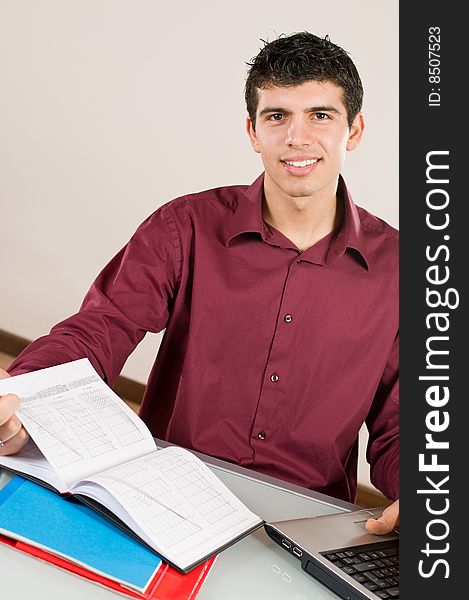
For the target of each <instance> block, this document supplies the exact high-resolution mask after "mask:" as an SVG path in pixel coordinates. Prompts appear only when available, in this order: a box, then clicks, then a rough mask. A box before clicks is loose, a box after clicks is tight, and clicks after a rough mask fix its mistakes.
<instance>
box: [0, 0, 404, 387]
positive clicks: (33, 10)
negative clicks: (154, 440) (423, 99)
mask: <svg viewBox="0 0 469 600" xmlns="http://www.w3.org/2000/svg"><path fill="white" fill-rule="evenodd" d="M302 30H309V31H312V32H313V33H316V34H318V35H321V36H324V35H326V34H329V35H330V37H331V39H332V41H334V42H336V43H338V44H339V45H341V46H342V47H343V48H345V49H346V50H348V51H349V52H350V54H351V56H352V58H353V60H354V61H355V63H356V65H357V67H358V69H359V71H360V73H361V76H362V79H363V82H364V87H365V104H364V113H365V117H366V122H367V129H366V132H365V137H364V139H363V142H362V144H361V146H360V147H359V148H358V150H356V151H355V152H353V153H351V154H349V156H348V162H347V165H346V167H345V170H344V175H345V177H346V180H347V182H348V184H349V187H350V188H351V191H352V195H353V197H354V199H355V201H356V202H357V203H358V204H360V205H362V206H364V207H366V208H368V209H369V210H371V211H372V212H374V213H376V214H378V215H379V216H381V217H382V218H384V219H385V220H387V221H388V222H390V223H391V224H392V225H394V226H396V227H397V226H398V161H397V158H398V2H397V0H396V1H393V0H387V1H386V2H376V1H375V0H362V1H360V0H358V1H355V2H349V1H348V0H336V1H335V2H334V3H332V4H321V5H317V4H314V3H311V2H310V1H306V0H295V2H290V3H285V2H284V1H279V0H269V1H267V0H260V1H258V2H253V1H252V0H238V1H237V2H222V1H220V0H205V1H203V0H199V1H198V2H193V1H190V0H179V1H178V2H175V3H168V2H157V1H150V0H0V86H1V93H0V225H1V234H0V239H1V250H2V252H1V260H0V281H1V291H0V304H1V310H0V329H3V330H6V331H9V332H11V333H14V334H16V335H19V336H22V337H26V338H30V339H32V338H35V337H37V336H39V335H43V334H44V333H46V332H47V331H48V330H49V329H50V327H51V326H52V325H53V324H54V323H56V322H57V321H59V320H61V319H63V318H65V317H66V316H68V315H69V314H71V313H73V312H75V311H76V310H77V309H78V307H79V304H80V302H81V299H82V297H83V295H84V293H85V291H86V290H87V288H88V287H89V285H90V283H91V282H92V280H93V278H94V277H95V275H96V274H97V273H98V271H99V270H100V269H101V267H102V266H103V265H104V264H105V263H106V262H107V261H108V260H109V259H110V258H111V257H112V256H113V255H114V254H115V253H116V252H117V251H118V250H119V248H120V247H121V246H122V245H123V244H124V243H125V242H126V241H127V239H128V238H129V236H130V235H131V233H132V232H133V231H134V229H135V228H136V227H137V225H138V224H139V223H140V222H141V221H142V220H143V219H144V218H145V217H146V216H147V215H148V214H150V213H151V212H153V211H154V210H155V209H156V208H157V207H158V206H159V205H161V204H162V203H164V202H167V201H168V200H170V199H171V198H174V197H176V196H179V195H181V194H184V193H189V192H194V191H198V190H202V189H205V188H210V187H215V186H219V185H227V184H234V183H250V182H251V181H253V180H254V179H255V178H256V177H257V175H258V174H259V173H260V172H261V169H262V166H261V162H260V159H259V157H258V155H256V154H254V152H253V151H252V150H251V148H250V145H249V142H248V139H247V136H246V134H245V132H244V120H245V106H244V103H243V86H244V78H245V74H246V67H245V62H246V61H248V60H250V59H251V58H252V57H253V56H254V55H255V54H257V52H258V50H259V48H260V47H261V43H260V38H263V39H268V40H271V39H274V38H275V37H277V35H278V34H280V33H293V32H295V31H302ZM159 341H160V335H156V336H155V335H149V336H147V338H146V339H145V340H144V341H143V342H142V344H141V345H140V346H139V348H137V350H136V351H135V352H134V354H133V355H132V356H131V357H130V358H129V360H128V362H127V364H126V365H125V367H124V370H123V374H124V375H126V376H127V377H130V378H133V379H136V380H138V381H141V382H145V381H146V377H147V374H148V372H149V369H150V366H151V364H152V361H153V358H154V355H155V352H156V350H157V348H158V345H159Z"/></svg>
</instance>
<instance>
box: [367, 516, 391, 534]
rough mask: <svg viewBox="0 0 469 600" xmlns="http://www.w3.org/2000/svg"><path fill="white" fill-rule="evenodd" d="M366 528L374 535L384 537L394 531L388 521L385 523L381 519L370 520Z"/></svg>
mask: <svg viewBox="0 0 469 600" xmlns="http://www.w3.org/2000/svg"><path fill="white" fill-rule="evenodd" d="M365 527H366V528H367V530H368V531H369V532H370V533H373V534H374V535H384V534H385V533H389V532H390V531H392V530H393V526H392V525H390V524H389V523H388V522H387V521H384V520H383V519H382V518H381V517H380V518H379V519H368V521H367V522H366V523H365Z"/></svg>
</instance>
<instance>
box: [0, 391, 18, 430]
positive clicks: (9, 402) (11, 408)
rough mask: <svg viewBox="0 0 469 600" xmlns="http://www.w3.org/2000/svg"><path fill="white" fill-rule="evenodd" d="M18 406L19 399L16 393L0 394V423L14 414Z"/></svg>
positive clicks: (2, 423) (3, 422)
mask: <svg viewBox="0 0 469 600" xmlns="http://www.w3.org/2000/svg"><path fill="white" fill-rule="evenodd" d="M19 406H20V399H19V398H18V396H17V395H16V394H6V395H5V396H0V425H4V424H5V423H6V422H7V421H8V419H10V417H11V416H12V415H14V414H15V412H16V411H17V410H18V408H19Z"/></svg>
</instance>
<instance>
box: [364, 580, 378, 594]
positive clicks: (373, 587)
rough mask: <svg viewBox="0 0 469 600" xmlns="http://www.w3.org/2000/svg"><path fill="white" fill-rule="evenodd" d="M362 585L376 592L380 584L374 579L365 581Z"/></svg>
mask: <svg viewBox="0 0 469 600" xmlns="http://www.w3.org/2000/svg"><path fill="white" fill-rule="evenodd" d="M362 585H363V586H364V587H366V589H367V590H370V592H374V591H375V590H377V589H378V586H377V585H376V584H375V583H373V582H372V581H365V582H364V583H363V584H362Z"/></svg>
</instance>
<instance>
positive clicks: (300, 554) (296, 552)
mask: <svg viewBox="0 0 469 600" xmlns="http://www.w3.org/2000/svg"><path fill="white" fill-rule="evenodd" d="M293 554H295V555H296V556H302V555H303V552H302V551H301V550H300V549H299V548H297V547H296V546H293Z"/></svg>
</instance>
